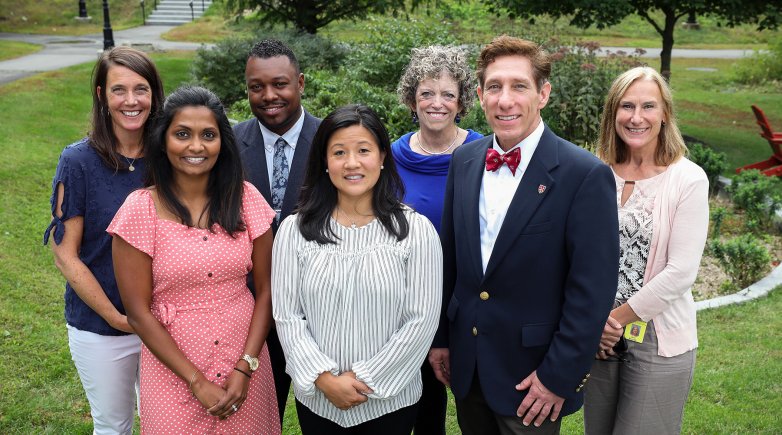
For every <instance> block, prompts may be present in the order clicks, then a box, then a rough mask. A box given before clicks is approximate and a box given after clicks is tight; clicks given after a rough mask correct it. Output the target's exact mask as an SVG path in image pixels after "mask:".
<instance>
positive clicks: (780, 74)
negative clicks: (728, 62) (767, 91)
mask: <svg viewBox="0 0 782 435" xmlns="http://www.w3.org/2000/svg"><path fill="white" fill-rule="evenodd" d="M734 65H735V66H734V69H733V79H734V80H735V81H737V82H739V83H743V84H747V85H762V84H765V83H771V82H777V83H778V82H779V81H780V79H782V36H777V37H776V38H775V39H772V40H771V41H769V43H768V51H767V52H757V53H755V54H754V55H752V56H751V57H748V58H744V59H740V60H739V61H738V62H736V64H734Z"/></svg>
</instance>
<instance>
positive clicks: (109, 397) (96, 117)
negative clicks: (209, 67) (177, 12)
mask: <svg viewBox="0 0 782 435" xmlns="http://www.w3.org/2000/svg"><path fill="white" fill-rule="evenodd" d="M92 90H93V93H92V101H93V104H92V131H91V132H90V133H89V135H88V136H87V137H86V138H84V139H82V140H80V141H78V142H76V143H74V144H71V145H69V146H67V147H66V148H65V149H64V150H63V152H62V154H61V155H60V161H59V163H58V164H57V171H56V173H55V175H54V180H53V181H52V197H51V205H52V222H51V223H50V224H49V227H48V228H47V229H46V231H45V233H44V244H46V243H47V242H48V239H49V236H50V235H52V236H53V238H54V243H53V244H52V251H53V252H54V262H55V265H56V266H57V268H58V269H59V270H60V272H61V273H62V275H63V277H65V279H66V280H67V283H66V284H65V320H66V321H67V328H68V344H69V346H70V350H71V357H72V359H73V362H74V364H75V365H76V370H77V371H78V373H79V378H81V382H82V386H83V387H84V391H85V393H86V394H87V399H88V400H89V402H90V412H91V414H92V420H93V425H94V433H95V434H104V433H105V434H126V433H127V434H129V433H131V430H132V428H133V418H134V412H133V411H134V408H135V405H136V386H137V381H138V367H139V354H140V352H141V341H140V340H139V338H138V336H136V335H135V334H133V329H132V328H131V327H130V326H129V325H128V320H127V317H126V316H125V309H124V308H123V306H122V302H121V301H120V296H119V290H118V289H117V283H116V281H115V279H114V268H113V265H112V258H111V236H110V235H109V234H108V233H106V227H108V225H109V223H110V222H111V220H112V218H113V217H114V214H115V213H116V212H117V210H118V209H119V207H120V206H121V205H122V203H123V202H124V200H125V197H126V196H127V195H128V194H129V193H130V192H132V191H133V190H136V189H138V188H140V187H141V186H142V185H143V177H144V174H145V172H146V170H145V169H146V167H145V164H144V143H145V140H144V138H145V131H146V130H147V128H146V126H147V120H149V119H151V118H153V117H154V116H155V114H156V113H157V112H158V110H159V108H160V107H161V105H162V103H163V84H162V82H161V80H160V75H159V74H158V72H157V69H156V68H155V65H154V64H153V63H152V61H151V60H150V59H149V58H148V57H147V56H146V55H145V54H144V53H142V52H140V51H138V50H135V49H132V48H129V47H116V48H113V49H111V50H108V51H105V52H104V53H103V54H102V55H101V56H100V59H98V63H97V64H96V65H95V69H94V70H93V83H92ZM52 229H53V231H52Z"/></svg>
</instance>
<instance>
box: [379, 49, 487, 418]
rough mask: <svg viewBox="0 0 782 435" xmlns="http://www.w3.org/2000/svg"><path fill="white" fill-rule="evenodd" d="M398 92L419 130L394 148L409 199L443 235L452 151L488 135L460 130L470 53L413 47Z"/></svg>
mask: <svg viewBox="0 0 782 435" xmlns="http://www.w3.org/2000/svg"><path fill="white" fill-rule="evenodd" d="M397 93H398V94H399V101H400V102H401V103H402V104H404V105H405V106H407V107H409V108H410V110H411V111H412V115H413V122H414V123H416V124H418V125H419V127H420V129H419V130H418V131H412V132H410V133H407V134H405V135H403V136H402V137H400V138H399V139H397V140H396V141H395V142H394V143H393V144H391V153H392V154H393V156H394V160H395V161H396V163H397V165H398V168H399V175H400V176H401V177H402V180H403V181H404V183H405V189H406V194H405V199H404V201H405V203H406V204H408V205H410V206H411V207H413V208H414V209H415V210H416V211H417V212H419V213H421V214H423V215H424V216H426V217H428V218H429V220H430V221H432V223H433V224H434V226H435V228H437V230H438V231H439V229H440V217H441V215H442V208H443V195H444V194H445V178H446V176H447V175H448V165H449V164H450V163H451V153H453V150H455V149H456V148H457V147H458V146H459V145H461V144H463V143H467V142H472V141H474V140H476V139H480V138H481V137H483V135H482V134H480V133H476V132H474V131H472V130H465V129H462V128H459V126H458V123H459V121H460V119H461V118H462V117H463V116H465V115H466V114H467V111H468V110H470V108H471V107H472V104H473V101H474V100H475V80H474V77H473V73H472V69H471V68H470V67H469V65H468V64H467V55H466V53H465V52H464V51H462V49H460V48H458V47H453V46H439V45H433V46H429V47H423V48H414V49H413V53H412V56H411V57H410V63H409V64H408V65H407V68H406V69H405V71H404V73H402V78H401V79H399V85H398V86H397ZM443 392H444V390H443ZM443 412H444V410H443ZM422 433H423V432H422ZM426 433H432V432H426Z"/></svg>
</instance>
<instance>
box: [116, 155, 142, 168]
mask: <svg viewBox="0 0 782 435" xmlns="http://www.w3.org/2000/svg"><path fill="white" fill-rule="evenodd" d="M120 155H122V154H120ZM122 158H123V159H125V163H127V164H128V171H130V172H133V171H135V170H136V167H135V166H133V164H134V163H136V159H137V158H138V157H133V160H128V158H127V157H125V156H122Z"/></svg>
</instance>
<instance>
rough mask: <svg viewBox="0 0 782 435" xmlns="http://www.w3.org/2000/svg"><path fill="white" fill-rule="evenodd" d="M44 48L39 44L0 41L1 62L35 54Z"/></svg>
mask: <svg viewBox="0 0 782 435" xmlns="http://www.w3.org/2000/svg"><path fill="white" fill-rule="evenodd" d="M41 48H43V47H42V46H40V45H38V44H28V43H26V42H17V41H0V61H3V60H8V59H14V58H17V57H21V56H27V55H28V54H33V53H35V52H36V51H38V50H40V49H41Z"/></svg>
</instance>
